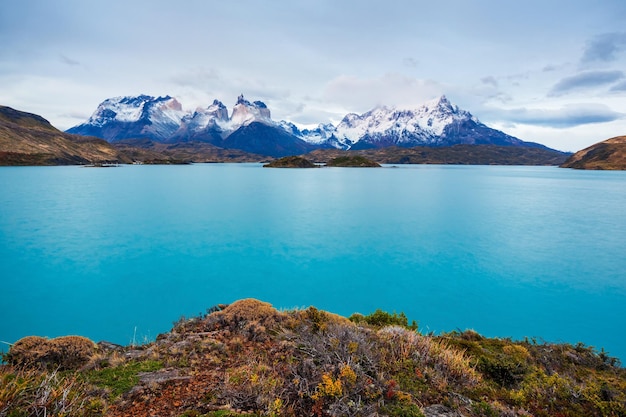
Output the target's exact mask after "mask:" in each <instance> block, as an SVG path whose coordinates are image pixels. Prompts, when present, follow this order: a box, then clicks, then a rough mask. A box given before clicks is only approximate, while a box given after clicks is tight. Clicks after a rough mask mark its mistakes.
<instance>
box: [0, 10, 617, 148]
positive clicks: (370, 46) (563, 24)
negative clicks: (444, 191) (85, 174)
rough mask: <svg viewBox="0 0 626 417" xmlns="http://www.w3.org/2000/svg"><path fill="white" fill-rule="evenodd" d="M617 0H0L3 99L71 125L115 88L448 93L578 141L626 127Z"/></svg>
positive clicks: (358, 105) (499, 122) (546, 139)
mask: <svg viewBox="0 0 626 417" xmlns="http://www.w3.org/2000/svg"><path fill="white" fill-rule="evenodd" d="M624 22H626V1H624V0H524V1H513V0H430V1H422V0H407V1H405V0H388V1H370V0H360V1H349V0H333V1H329V0H289V1H284V0H272V1H260V0H259V1H255V0H237V1H229V0H222V1H212V0H177V1H171V0H169V1H165V0H122V1H120V0H107V1H98V2H95V1H85V0H56V1H50V0H1V5H0V105H5V106H10V107H13V108H16V109H18V110H22V111H27V112H31V113H36V114H39V115H41V116H43V117H45V118H46V119H48V120H49V121H50V122H51V123H52V124H53V125H54V126H55V127H57V128H59V129H62V130H65V129H68V128H70V127H72V126H75V125H78V124H80V123H82V122H84V121H86V119H87V118H89V116H90V115H91V114H92V113H93V112H94V111H95V109H96V107H97V106H98V104H99V103H101V102H102V101H104V100H105V99H107V98H110V97H118V96H132V95H139V94H148V95H152V96H165V95H170V96H173V97H176V98H177V99H178V100H179V101H180V102H181V103H182V105H183V108H184V109H186V110H193V109H195V108H196V107H198V106H200V107H207V106H208V105H209V104H211V103H212V102H213V100H214V99H218V100H220V101H222V102H224V104H226V106H227V107H228V108H229V109H230V110H232V106H233V105H234V104H235V103H236V100H237V96H239V94H244V95H245V97H246V98H247V99H249V100H253V101H254V100H261V101H263V102H265V103H266V104H267V106H268V107H269V109H270V110H271V112H272V118H273V119H274V120H288V121H291V122H294V123H296V124H297V125H299V126H307V127H309V126H315V125H317V124H319V123H328V122H331V123H334V124H337V123H338V122H339V121H341V119H342V118H343V116H345V115H346V114H347V113H357V114H361V113H364V112H366V111H368V110H370V109H372V108H374V107H376V106H380V105H386V106H395V107H399V108H415V107H418V106H419V105H420V104H421V103H423V102H424V101H427V100H430V99H433V98H436V97H438V96H440V95H443V94H445V95H446V96H447V97H448V99H449V100H450V101H451V102H452V103H454V104H456V105H458V106H459V107H460V108H462V109H465V110H468V111H470V112H471V113H472V114H473V115H474V116H476V117H477V118H478V119H479V120H480V121H481V122H483V123H485V124H486V125H487V126H490V127H493V128H496V129H499V130H502V131H504V132H505V133H508V134H510V135H512V136H515V137H518V138H520V139H522V140H525V141H532V142H539V143H542V144H544V145H547V146H549V147H552V148H555V149H559V150H564V151H577V150H580V149H583V148H585V147H587V146H590V145H592V144H594V143H597V142H599V141H602V140H604V139H608V138H610V137H614V136H621V135H626V25H624Z"/></svg>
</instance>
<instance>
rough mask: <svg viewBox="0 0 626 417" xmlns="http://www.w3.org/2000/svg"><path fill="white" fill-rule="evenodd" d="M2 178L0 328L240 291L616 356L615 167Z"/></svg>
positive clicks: (42, 327)
mask: <svg viewBox="0 0 626 417" xmlns="http://www.w3.org/2000/svg"><path fill="white" fill-rule="evenodd" d="M0 191H1V192H0V341H3V342H9V343H11V342H14V341H16V340H17V339H19V338H21V337H23V336H26V335H40V336H49V337H54V336H59V335H67V334H80V335H84V336H87V337H89V338H91V339H93V340H96V341H99V340H108V341H112V342H115V343H120V344H128V343H130V342H132V341H133V339H134V340H135V341H136V342H141V341H145V340H154V338H155V337H156V336H157V334H159V333H162V332H165V331H168V330H169V329H170V328H171V326H172V323H173V322H174V321H176V320H178V319H179V318H180V317H181V316H187V317H189V316H194V315H197V314H200V313H204V312H205V311H206V309H207V308H209V307H211V306H213V305H215V304H218V303H229V302H232V301H234V300H237V299H241V298H247V297H254V298H258V299H261V300H264V301H268V302H270V303H272V304H273V305H274V306H275V307H277V308H286V309H287V308H295V307H307V306H309V305H315V306H316V307H318V308H321V309H325V310H329V311H332V312H335V313H338V314H342V315H350V314H352V313H353V312H361V313H370V312H373V311H374V310H376V309H377V308H382V309H384V310H387V311H397V312H400V311H404V312H405V313H406V314H407V316H408V317H409V319H410V320H412V319H414V320H416V321H417V322H418V324H419V329H420V331H422V332H436V333H438V332H442V331H452V330H457V329H460V330H464V329H469V328H471V329H474V330H476V331H478V332H479V333H481V334H484V335H486V336H499V337H512V338H514V339H523V338H524V337H526V336H527V337H529V338H532V337H535V338H536V339H537V340H538V341H543V340H545V341H549V342H568V343H577V342H583V343H585V344H587V345H592V346H595V347H596V348H598V349H600V348H601V347H603V348H605V349H606V350H607V351H608V352H609V354H610V355H612V356H617V357H619V358H620V359H622V362H625V360H626V172H596V171H575V170H567V169H559V168H555V167H501V166H493V167H490V166H437V165H406V166H399V167H396V168H392V167H385V168H379V169H350V168H324V169H310V170H304V169H301V170H294V169H264V168H262V167H261V165H259V164H197V165H186V166H122V167H119V168H106V169H96V168H81V167H4V168H0ZM0 345H1V347H0V349H1V350H4V351H6V349H7V346H8V345H6V343H0Z"/></svg>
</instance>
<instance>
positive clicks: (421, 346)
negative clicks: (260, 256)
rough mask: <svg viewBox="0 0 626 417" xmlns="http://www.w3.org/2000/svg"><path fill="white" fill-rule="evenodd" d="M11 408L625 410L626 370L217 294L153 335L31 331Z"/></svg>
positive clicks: (469, 334)
mask: <svg viewBox="0 0 626 417" xmlns="http://www.w3.org/2000/svg"><path fill="white" fill-rule="evenodd" d="M4 359H5V360H6V362H7V364H6V365H1V366H0V415H2V416H18V415H20V416H22V415H59V416H60V415H64V416H90V417H95V416H103V415H106V416H111V417H117V416H131V415H132V416H137V417H143V416H146V417H147V416H154V415H158V416H161V417H167V416H172V417H181V416H186V417H191V416H195V417H236V416H244V415H246V416H275V417H277V416H290V417H295V416H309V415H311V416H390V417H401V416H408V417H419V416H422V417H424V416H426V417H435V416H439V417H442V416H443V417H463V416H464V417H479V416H481V417H482V416H537V417H548V416H562V417H574V416H623V415H625V414H626V369H624V368H621V367H620V366H619V361H617V360H616V359H614V358H611V357H609V356H608V355H607V354H606V353H605V352H604V351H602V352H599V353H598V352H596V351H594V350H593V348H590V347H586V346H584V345H583V344H580V343H579V344H577V345H575V346H572V345H567V344H548V343H537V342H536V341H534V340H525V341H512V340H510V339H489V338H485V337H482V336H481V335H479V334H478V333H476V332H474V331H471V330H467V331H463V332H458V331H457V332H452V333H448V334H443V335H438V336H437V335H432V334H430V335H424V334H421V333H420V332H418V331H417V325H416V324H415V322H413V323H409V321H408V320H407V318H406V316H405V315H404V314H402V313H400V314H396V313H393V314H389V313H385V312H383V311H380V310H377V311H375V312H373V313H371V314H369V315H361V314H354V315H352V316H351V317H350V318H344V317H341V316H338V315H335V314H332V313H328V312H324V311H320V310H318V309H316V308H315V307H309V308H307V309H303V310H289V311H279V310H276V309H274V308H273V307H272V306H271V305H270V304H268V303H264V302H261V301H258V300H253V299H247V300H240V301H237V302H235V303H233V304H231V305H218V306H215V307H213V308H211V309H209V310H207V314H205V315H200V316H198V317H194V318H190V319H185V318H181V320H179V321H178V322H177V323H175V325H174V327H173V328H172V330H171V331H170V332H168V333H165V334H160V335H159V336H158V337H157V339H156V341H154V342H152V343H149V344H146V345H142V346H126V347H123V346H118V345H113V344H111V343H106V342H100V343H98V344H95V343H93V342H91V341H90V340H88V339H86V338H83V337H79V336H67V337H60V338H56V339H45V338H42V337H37V336H30V337H26V338H24V339H21V340H20V341H18V342H16V343H15V344H13V345H12V346H11V349H10V351H9V353H8V354H7V355H6V356H5V358H4Z"/></svg>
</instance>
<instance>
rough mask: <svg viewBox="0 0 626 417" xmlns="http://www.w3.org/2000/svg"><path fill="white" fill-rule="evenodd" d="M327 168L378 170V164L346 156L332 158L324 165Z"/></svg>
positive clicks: (358, 157)
mask: <svg viewBox="0 0 626 417" xmlns="http://www.w3.org/2000/svg"><path fill="white" fill-rule="evenodd" d="M326 166H327V167H350V168H380V164H379V163H378V162H375V161H372V160H371V159H367V158H366V157H364V156H361V155H347V156H340V157H337V158H333V159H331V160H330V161H328V162H327V163H326Z"/></svg>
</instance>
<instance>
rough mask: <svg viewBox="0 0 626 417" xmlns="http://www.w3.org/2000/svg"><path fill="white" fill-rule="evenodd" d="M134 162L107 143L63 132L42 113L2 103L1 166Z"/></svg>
mask: <svg viewBox="0 0 626 417" xmlns="http://www.w3.org/2000/svg"><path fill="white" fill-rule="evenodd" d="M93 162H131V160H130V159H129V158H128V157H127V156H125V155H124V154H122V153H120V152H119V151H118V150H117V149H115V148H114V147H113V146H111V145H110V144H109V143H108V142H106V141H105V140H102V139H98V138H94V137H85V136H78V135H71V134H67V133H63V132H61V131H59V130H57V129H56V128H54V127H53V126H52V125H51V124H50V123H49V122H48V121H47V120H46V119H44V118H43V117H41V116H38V115H35V114H31V113H25V112H22V111H19V110H15V109H12V108H10V107H5V106H0V165H77V164H88V163H93Z"/></svg>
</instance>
